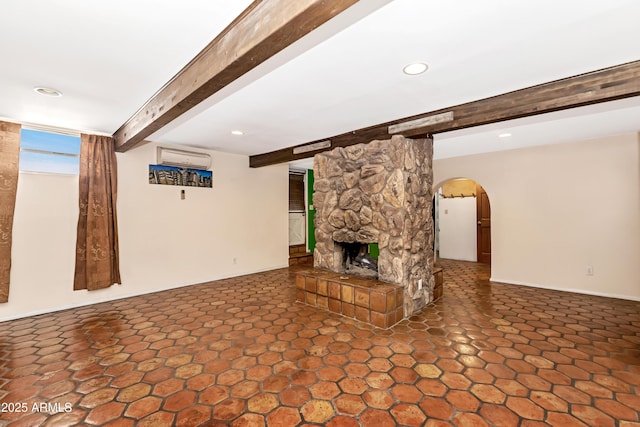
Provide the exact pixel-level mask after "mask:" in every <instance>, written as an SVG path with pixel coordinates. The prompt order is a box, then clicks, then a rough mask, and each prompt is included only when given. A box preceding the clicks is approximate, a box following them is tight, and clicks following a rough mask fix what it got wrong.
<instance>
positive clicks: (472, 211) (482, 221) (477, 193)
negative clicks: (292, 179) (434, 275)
mask: <svg viewBox="0 0 640 427" xmlns="http://www.w3.org/2000/svg"><path fill="white" fill-rule="evenodd" d="M433 212H434V225H435V227H434V230H435V239H434V245H435V248H434V249H435V256H436V260H438V259H452V260H459V261H472V262H479V263H483V264H489V265H490V264H491V206H490V202H489V196H488V195H487V193H486V191H485V190H484V188H483V187H482V186H481V185H480V184H479V183H477V182H476V181H474V180H472V179H468V178H456V179H450V180H448V181H445V182H443V183H442V184H441V185H440V186H438V187H437V188H436V190H435V191H434V209H433Z"/></svg>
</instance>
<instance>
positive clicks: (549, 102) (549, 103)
mask: <svg viewBox="0 0 640 427" xmlns="http://www.w3.org/2000/svg"><path fill="white" fill-rule="evenodd" d="M638 95H640V61H634V62H629V63H626V64H621V65H616V66H614V67H609V68H604V69H602V70H598V71H593V72H590V73H585V74H580V75H577V76H573V77H568V78H564V79H560V80H556V81H553V82H549V83H543V84H540V85H537V86H531V87H528V88H525V89H520V90H516V91H513V92H509V93H505V94H502V95H497V96H493V97H490V98H485V99H481V100H478V101H473V102H468V103H466V104H461V105H456V106H454V107H449V108H443V109H441V110H436V111H431V112H429V113H424V114H419V115H416V116H411V117H406V118H403V119H399V120H394V121H391V122H387V123H382V124H378V125H375V126H370V127H366V128H362V129H358V130H354V131H352V132H347V133H343V134H341V135H336V136H332V137H328V138H324V139H322V140H318V141H310V142H308V143H305V144H301V145H297V146H295V147H290V148H283V149H281V150H276V151H272V152H269V153H264V154H258V155H254V156H251V157H250V159H249V164H250V166H251V167H261V166H267V165H272V164H276V163H284V162H289V161H292V160H298V159H304V158H307V157H312V156H313V155H314V154H317V153H320V152H322V151H327V150H331V149H333V148H335V147H346V146H349V145H355V144H359V143H363V142H369V141H372V140H374V139H388V138H389V137H390V136H391V135H394V134H402V135H404V136H406V137H418V136H423V135H427V134H436V133H442V132H447V131H452V130H456V129H463V128H469V127H473V126H480V125H486V124H490V123H497V122H501V121H505V120H511V119H518V118H522V117H528V116H534V115H538V114H544V113H550V112H553V111H559V110H565V109H568V108H575V107H582V106H585V105H590V104H597V103H601V102H607V101H614V100H617V99H623V98H629V97H633V96H638ZM326 141H330V142H331V144H330V146H328V147H325V148H320V149H317V150H310V151H305V147H308V146H309V145H311V144H317V143H319V142H323V143H325V144H324V145H329V144H328V143H326ZM313 147H314V146H311V147H309V148H313ZM294 150H296V151H297V152H298V153H297V154H294ZM301 151H302V152H301Z"/></svg>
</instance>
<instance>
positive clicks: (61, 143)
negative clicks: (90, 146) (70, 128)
mask: <svg viewBox="0 0 640 427" xmlns="http://www.w3.org/2000/svg"><path fill="white" fill-rule="evenodd" d="M20 171H21V172H45V173H59V174H73V175H78V173H79V171H80V136H72V135H63V134H59V133H51V132H43V131H39V130H32V129H24V128H23V129H22V133H21V135H20Z"/></svg>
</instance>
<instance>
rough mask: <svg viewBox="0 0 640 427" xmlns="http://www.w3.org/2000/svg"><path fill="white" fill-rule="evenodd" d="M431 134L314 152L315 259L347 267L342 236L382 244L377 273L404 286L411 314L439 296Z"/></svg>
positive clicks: (406, 309)
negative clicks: (436, 288) (435, 290)
mask: <svg viewBox="0 0 640 427" xmlns="http://www.w3.org/2000/svg"><path fill="white" fill-rule="evenodd" d="M432 157H433V140H432V139H415V140H414V139H407V138H404V137H402V136H394V137H392V138H391V139H390V140H384V141H372V142H370V143H368V144H358V145H352V146H349V147H344V148H342V147H339V148H335V149H334V150H332V151H330V152H325V153H320V154H317V155H316V156H315V159H314V178H315V183H314V197H313V204H314V207H315V209H316V216H315V227H316V232H315V233H316V247H315V250H314V266H315V267H317V268H323V269H327V270H331V271H334V272H337V273H344V271H343V252H342V247H341V245H340V243H341V242H347V243H354V242H358V243H377V244H378V247H379V250H380V253H379V257H378V278H379V280H381V281H385V282H389V283H395V284H399V285H402V286H403V288H404V315H405V317H408V316H411V315H412V314H413V313H415V312H416V311H418V310H420V309H421V308H422V307H424V306H425V305H426V304H428V303H429V302H431V301H432V300H433V288H434V278H433V238H434V232H433V217H432V206H433V205H432V184H433V171H432Z"/></svg>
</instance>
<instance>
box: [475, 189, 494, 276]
mask: <svg viewBox="0 0 640 427" xmlns="http://www.w3.org/2000/svg"><path fill="white" fill-rule="evenodd" d="M476 219H477V221H478V226H477V227H478V233H477V235H478V242H477V246H478V262H481V263H484V264H491V206H490V205H489V197H488V196H487V193H486V192H485V191H484V188H482V187H481V186H480V185H478V184H476Z"/></svg>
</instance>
